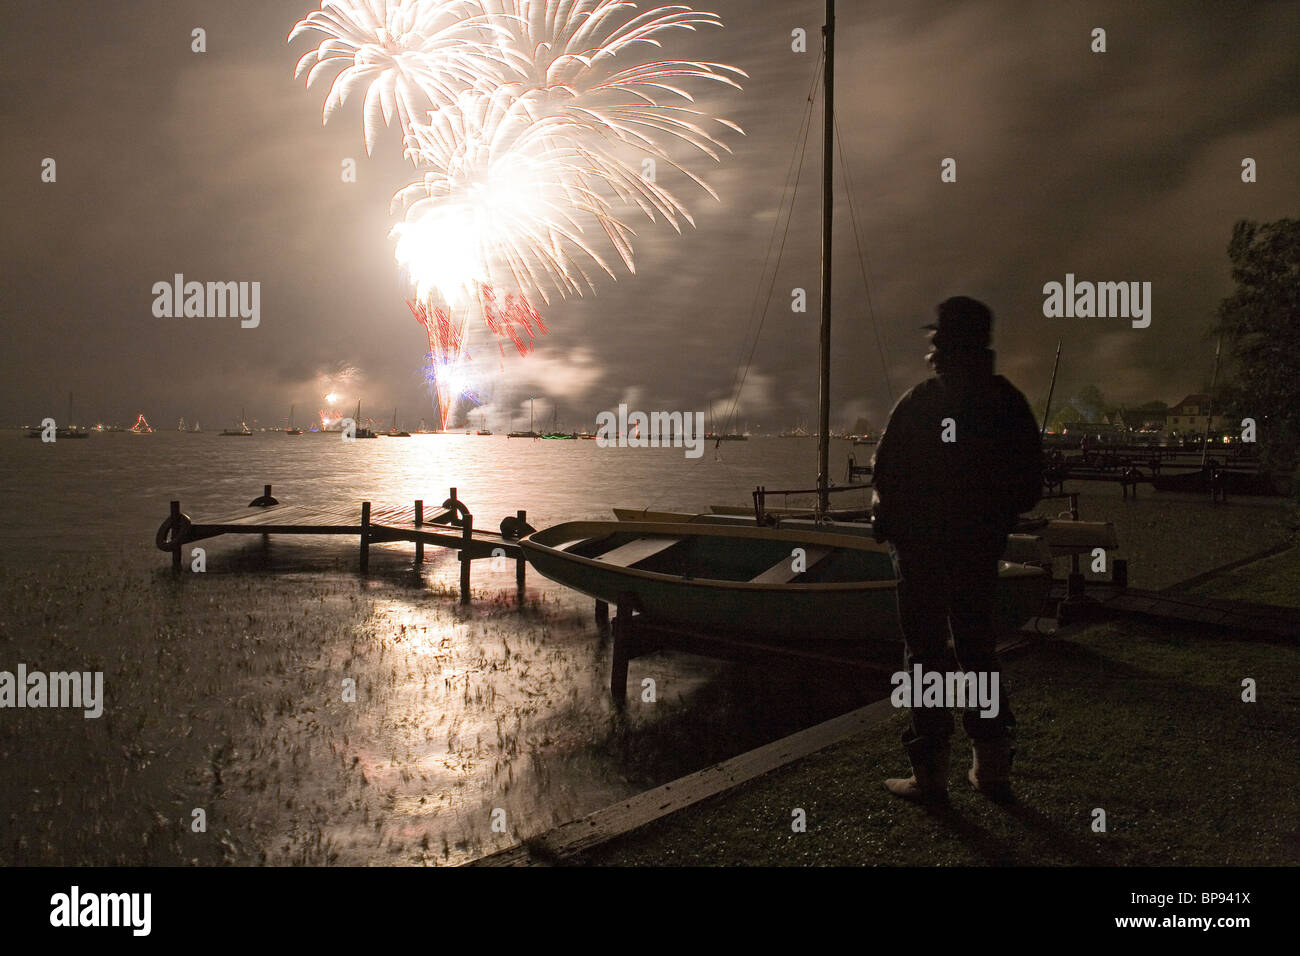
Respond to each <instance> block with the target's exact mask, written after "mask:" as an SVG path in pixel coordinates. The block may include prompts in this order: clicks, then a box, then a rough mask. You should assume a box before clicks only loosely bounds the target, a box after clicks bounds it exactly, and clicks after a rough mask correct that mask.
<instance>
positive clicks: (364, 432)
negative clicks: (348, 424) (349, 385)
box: [352, 398, 379, 438]
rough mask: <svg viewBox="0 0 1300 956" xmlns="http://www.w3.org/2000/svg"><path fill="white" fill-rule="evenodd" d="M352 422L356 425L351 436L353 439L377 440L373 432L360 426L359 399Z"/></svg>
mask: <svg viewBox="0 0 1300 956" xmlns="http://www.w3.org/2000/svg"><path fill="white" fill-rule="evenodd" d="M352 420H353V422H355V423H356V432H355V434H354V435H353V437H354V438H378V437H379V436H378V435H376V434H375V432H374V431H373V430H371V429H369V428H366V427H365V426H364V425H362V424H361V399H359V398H358V399H357V413H356V415H355V416H354V417H353V419H352Z"/></svg>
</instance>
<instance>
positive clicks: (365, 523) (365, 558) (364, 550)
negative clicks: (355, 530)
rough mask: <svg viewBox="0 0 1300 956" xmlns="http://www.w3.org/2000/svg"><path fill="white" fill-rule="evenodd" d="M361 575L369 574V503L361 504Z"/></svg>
mask: <svg viewBox="0 0 1300 956" xmlns="http://www.w3.org/2000/svg"><path fill="white" fill-rule="evenodd" d="M361 573H362V574H369V573H370V502H369V501H363V502H361Z"/></svg>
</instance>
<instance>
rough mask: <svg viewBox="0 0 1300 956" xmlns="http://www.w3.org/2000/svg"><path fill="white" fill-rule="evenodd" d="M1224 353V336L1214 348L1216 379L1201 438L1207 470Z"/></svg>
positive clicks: (1203, 462) (1211, 384) (1211, 387)
mask: <svg viewBox="0 0 1300 956" xmlns="http://www.w3.org/2000/svg"><path fill="white" fill-rule="evenodd" d="M1222 352H1223V336H1222V334H1221V335H1220V336H1219V344H1218V345H1216V346H1215V347H1214V378H1213V379H1212V380H1211V382H1210V401H1209V403H1208V404H1207V406H1206V409H1205V412H1206V415H1205V434H1204V436H1202V438H1201V469H1202V470H1204V468H1205V459H1206V456H1207V455H1208V454H1209V451H1210V426H1211V425H1213V424H1214V390H1215V389H1217V388H1218V387H1219V355H1220V354H1221V353H1222Z"/></svg>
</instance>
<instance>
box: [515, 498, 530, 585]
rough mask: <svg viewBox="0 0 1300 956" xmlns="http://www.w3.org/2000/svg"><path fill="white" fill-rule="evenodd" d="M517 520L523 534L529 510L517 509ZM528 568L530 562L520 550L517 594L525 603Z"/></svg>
mask: <svg viewBox="0 0 1300 956" xmlns="http://www.w3.org/2000/svg"><path fill="white" fill-rule="evenodd" d="M515 520H516V521H517V522H518V525H517V527H518V528H519V533H520V534H521V535H522V534H523V529H524V528H525V527H526V526H527V524H528V512H527V511H516V512H515ZM527 569H528V563H527V562H526V561H525V560H524V553H523V551H522V550H521V551H520V552H519V557H517V558H515V596H516V597H517V598H518V600H519V603H520V604H523V603H524V573H525V572H526V571H527Z"/></svg>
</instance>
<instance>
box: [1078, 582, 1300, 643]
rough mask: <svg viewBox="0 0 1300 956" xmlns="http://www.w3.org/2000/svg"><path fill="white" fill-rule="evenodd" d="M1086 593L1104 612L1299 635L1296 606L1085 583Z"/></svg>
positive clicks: (1277, 635)
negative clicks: (1279, 605) (1087, 586)
mask: <svg viewBox="0 0 1300 956" xmlns="http://www.w3.org/2000/svg"><path fill="white" fill-rule="evenodd" d="M1088 597H1089V599H1090V600H1091V601H1092V602H1094V603H1095V604H1096V606H1097V607H1098V608H1099V609H1100V611H1101V612H1102V613H1103V614H1104V615H1117V616H1124V617H1138V618H1147V619H1149V620H1153V621H1162V622H1166V623H1172V624H1193V625H1200V626H1206V627H1213V628H1216V629H1221V630H1228V631H1237V632H1242V633H1248V634H1262V635H1266V636H1269V637H1275V638H1288V639H1290V640H1295V639H1296V638H1298V637H1300V608H1290V607H1278V606H1275V605H1272V604H1252V603H1251V602H1249V601H1230V600H1226V599H1223V598H1212V597H1202V596H1200V595H1191V594H1178V593H1171V592H1168V591H1144V590H1141V589H1139V588H1107V587H1089V588H1088Z"/></svg>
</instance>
